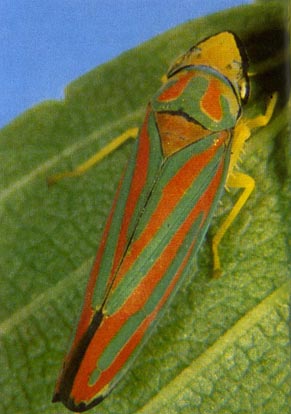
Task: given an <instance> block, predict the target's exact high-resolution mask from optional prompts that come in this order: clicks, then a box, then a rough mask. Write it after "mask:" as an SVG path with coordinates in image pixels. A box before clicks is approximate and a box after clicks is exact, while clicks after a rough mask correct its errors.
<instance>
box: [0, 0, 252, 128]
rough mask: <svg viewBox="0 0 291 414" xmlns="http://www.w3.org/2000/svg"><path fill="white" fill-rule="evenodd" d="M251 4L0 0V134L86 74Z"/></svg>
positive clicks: (233, 0)
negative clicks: (160, 37)
mask: <svg viewBox="0 0 291 414" xmlns="http://www.w3.org/2000/svg"><path fill="white" fill-rule="evenodd" d="M250 2H251V1H250V0H202V1H201V0H102V1H101V0H46V1H43V0H1V1H0V16H1V26H0V39H1V47H0V84H1V86H2V91H1V95H0V128H1V127H3V126H4V125H6V124H7V123H8V122H10V121H11V120H12V119H13V118H14V117H16V116H17V115H19V114H20V113H21V112H23V111H24V110H25V109H28V108H30V107H31V106H33V105H34V104H37V103H39V102H41V101H43V100H47V99H59V98H62V96H63V89H64V87H65V86H66V85H67V84H68V83H69V82H70V81H72V80H74V79H76V78H78V77H79V76H80V75H82V74H84V73H86V72H87V71H89V70H90V69H92V68H94V67H95V66H97V65H99V64H100V63H103V62H106V61H108V60H110V59H112V58H113V57H115V56H117V55H119V54H120V53H121V52H123V51H124V50H127V49H130V48H132V47H134V46H136V45H138V44H139V43H141V42H144V41H146V40H147V39H150V38H151V37H153V36H155V35H157V34H159V33H162V32H163V31H165V30H167V29H169V28H171V27H174V26H176V25H178V24H180V23H182V22H185V21H187V20H189V19H193V18H196V17H199V16H203V15H205V14H208V13H212V12H215V11H217V10H220V9H225V8H229V7H233V6H236V5H239V4H243V3H250Z"/></svg>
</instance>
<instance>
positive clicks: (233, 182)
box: [212, 94, 277, 278]
mask: <svg viewBox="0 0 291 414" xmlns="http://www.w3.org/2000/svg"><path fill="white" fill-rule="evenodd" d="M276 102H277V94H274V95H273V96H272V98H271V100H270V102H269V104H268V106H267V109H266V112H265V114H263V115H259V116H257V117H256V118H251V119H242V120H240V121H239V122H238V125H237V127H236V128H235V131H234V137H233V152H232V155H231V158H230V166H229V172H228V176H227V180H226V187H227V188H231V187H233V188H240V189H242V190H243V191H242V193H241V194H240V196H239V198H238V200H237V201H236V203H235V204H234V206H233V208H232V209H231V211H230V213H229V214H228V216H227V217H226V218H225V220H224V221H223V222H222V224H221V225H220V227H219V228H218V230H217V232H216V234H215V236H214V237H213V240H212V252H213V276H214V277H215V278H217V277H219V276H220V275H221V264H220V258H219V253H218V247H219V244H220V242H221V239H222V238H223V236H224V235H225V233H226V232H227V230H228V229H229V227H230V226H231V224H232V223H233V221H234V220H235V218H236V216H237V215H238V214H239V212H240V211H241V209H242V208H243V206H244V205H245V203H246V202H247V200H248V198H249V197H250V195H251V193H252V191H253V189H254V188H255V180H254V179H253V178H252V177H250V176H248V175H246V174H243V173H240V172H236V171H233V169H234V167H235V166H236V164H237V162H238V161H239V156H240V153H241V151H242V149H243V146H244V144H245V142H246V141H247V139H249V137H250V136H251V132H252V130H253V129H254V128H258V127H262V126H265V125H267V124H268V123H269V121H270V119H271V118H272V115H273V112H274V108H275V105H276Z"/></svg>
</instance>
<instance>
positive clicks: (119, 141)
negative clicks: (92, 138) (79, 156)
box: [47, 128, 138, 186]
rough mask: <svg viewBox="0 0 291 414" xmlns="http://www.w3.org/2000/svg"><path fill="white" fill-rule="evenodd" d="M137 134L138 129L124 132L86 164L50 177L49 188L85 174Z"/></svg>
mask: <svg viewBox="0 0 291 414" xmlns="http://www.w3.org/2000/svg"><path fill="white" fill-rule="evenodd" d="M137 134H138V128H129V129H127V130H126V131H125V132H123V133H122V134H121V135H119V136H118V137H116V138H115V139H114V140H112V141H111V142H110V143H109V144H108V145H106V146H105V147H104V148H102V149H101V150H100V151H98V152H96V154H94V155H93V156H92V157H90V158H89V159H88V160H86V161H85V162H84V163H82V164H80V165H78V166H77V167H76V168H75V169H74V170H72V171H65V172H62V173H57V174H55V175H52V176H50V177H48V179H47V182H48V185H49V186H50V185H53V184H55V183H57V182H58V181H60V180H62V179H63V178H69V177H77V176H79V175H82V174H84V173H85V172H86V171H88V170H89V169H90V168H91V167H93V166H94V165H95V164H97V163H98V162H100V161H101V160H102V159H103V158H105V157H107V155H109V154H110V153H111V152H113V151H115V150H116V149H117V148H119V147H120V146H121V145H122V144H124V143H125V142H126V141H128V140H129V139H131V138H136V137H137Z"/></svg>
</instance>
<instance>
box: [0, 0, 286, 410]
mask: <svg viewBox="0 0 291 414" xmlns="http://www.w3.org/2000/svg"><path fill="white" fill-rule="evenodd" d="M284 4H285V3H284V2H280V1H278V2H264V3H263V4H257V5H251V6H246V7H241V8H240V9H232V10H229V11H227V12H224V13H219V14H216V15H212V16H207V17H206V18H202V19H199V20H196V21H190V22H188V23H186V24H184V25H182V26H179V27H177V28H175V29H173V30H171V31H169V32H167V33H165V34H163V35H161V36H159V37H157V38H155V39H152V40H151V41H150V42H147V43H145V44H143V45H141V46H140V47H138V48H136V49H134V50H132V51H129V52H127V53H124V54H123V55H121V56H120V57H119V58H117V59H115V60H113V61H112V62H109V63H108V64H106V65H102V66H101V67H99V68H97V69H95V70H93V71H92V72H90V73H88V74H86V75H84V76H83V77H81V78H80V79H78V80H76V81H75V82H73V83H72V84H70V85H69V86H68V87H67V89H66V95H65V98H64V100H63V101H61V102H56V101H52V102H44V103H43V104H41V105H38V106H36V107H34V108H32V109H31V110H29V111H27V112H26V113H24V114H23V115H22V116H20V117H19V118H17V119H16V120H15V121H14V122H13V123H11V125H9V126H7V127H6V128H4V129H3V130H2V131H1V133H0V154H1V166H2V168H1V172H2V177H3V182H2V186H1V193H0V209H1V223H2V226H1V228H2V237H1V289H0V294H1V298H0V301H1V304H2V306H1V310H0V317H1V323H0V334H1V352H0V359H1V364H0V366H1V391H2V398H1V402H0V411H1V412H3V413H5V414H10V413H11V414H12V413H13V414H20V413H22V414H24V413H29V414H34V413H35V414H39V413H42V414H43V413H45V414H46V413H58V414H60V413H65V412H67V410H66V409H65V408H64V407H63V406H62V405H60V404H59V405H53V404H52V403H51V397H52V393H53V388H54V384H55V380H56V378H57V375H58V372H59V369H60V367H61V363H62V358H63V356H64V354H65V352H66V350H67V347H68V342H69V338H70V337H72V335H73V333H74V330H75V324H76V321H77V318H78V313H79V310H80V307H81V303H82V298H83V292H84V289H85V285H86V281H87V278H88V273H89V271H90V266H91V264H92V261H93V258H94V253H95V251H96V248H97V245H98V242H99V241H100V237H101V232H102V228H103V225H104V222H105V219H106V216H107V214H108V211H109V209H110V205H111V202H112V198H113V195H114V191H115V189H116V186H117V183H118V180H119V177H120V174H121V172H122V169H123V168H124V165H125V163H126V159H127V157H128V154H129V152H130V144H127V145H124V146H123V147H122V148H120V149H119V150H117V151H116V152H114V153H113V154H112V155H110V156H109V157H107V158H106V159H105V160H104V161H103V162H102V163H100V164H99V165H98V166H96V167H95V168H93V169H92V170H91V171H89V172H88V173H87V174H86V175H84V176H82V177H80V178H78V179H71V180H64V181H62V182H61V183H59V184H58V185H56V186H54V187H52V188H50V189H48V188H47V186H46V178H47V177H48V176H49V175H51V174H53V173H54V172H59V171H62V170H67V169H68V168H71V167H72V166H76V165H77V164H78V163H80V162H82V161H84V160H85V159H87V158H88V157H89V156H90V155H92V153H94V152H95V151H97V150H98V149H99V148H101V147H103V146H104V145H105V144H106V142H109V141H110V140H111V139H112V138H114V137H115V136H117V135H118V134H119V133H121V132H122V131H124V130H125V129H127V128H129V127H133V126H136V125H138V124H139V123H140V122H141V121H142V118H143V114H144V109H145V107H146V103H147V102H148V100H149V98H150V97H151V95H152V94H153V93H154V92H155V91H156V90H157V88H158V87H159V84H160V78H161V76H162V74H163V73H165V71H166V70H167V67H168V65H169V64H170V63H171V61H172V60H173V59H174V58H175V57H176V56H178V55H179V54H181V53H182V52H183V51H185V50H187V48H189V47H190V46H192V45H193V44H195V43H196V42H197V41H199V40H201V39H203V38H204V37H207V36H209V35H211V34H214V33H216V32H219V31H221V30H226V29H227V30H233V31H235V32H236V33H237V34H238V35H239V36H240V37H241V38H242V39H243V41H244V43H245V44H246V47H247V50H248V54H249V57H250V63H251V68H250V69H251V71H254V72H256V76H254V77H253V78H252V99H251V102H250V104H249V106H248V114H249V115H250V114H258V113H262V112H263V111H264V108H265V107H266V103H267V99H268V95H269V94H270V93H272V92H273V91H275V90H276V91H278V92H279V103H278V105H277V109H276V113H275V115H274V117H273V119H272V121H271V123H270V124H269V125H268V126H267V127H266V128H263V129H261V130H259V131H258V133H256V134H255V135H254V136H253V137H252V139H251V140H250V141H249V142H248V144H247V146H246V150H245V154H244V156H243V160H242V161H243V162H242V163H241V165H240V168H241V169H243V170H244V171H246V172H247V173H249V174H250V175H252V176H253V177H254V178H255V180H256V189H255V192H254V194H253V195H252V197H251V199H250V200H249V202H248V203H247V205H246V206H245V208H244V209H243V211H242V213H241V214H240V216H239V217H238V219H237V220H236V222H235V223H234V225H233V226H232V228H231V229H230V231H229V232H228V233H227V235H226V236H225V239H224V240H223V242H222V245H221V246H220V253H221V259H222V262H223V269H224V275H223V277H222V278H220V279H218V280H213V279H212V278H211V272H212V261H211V254H210V238H211V235H213V234H214V233H215V229H217V227H218V224H219V222H220V221H221V220H220V219H221V217H222V215H223V214H224V213H225V212H226V211H228V210H229V209H230V208H231V205H232V204H233V202H234V200H235V199H236V196H237V195H235V194H233V193H231V194H229V193H227V194H226V195H225V196H224V198H223V202H222V206H221V207H220V208H219V211H218V212H217V217H216V218H215V220H214V223H213V226H212V227H211V229H210V235H209V237H208V238H207V240H206V241H205V243H204V246H203V248H202V249H201V252H200V255H199V260H198V266H196V267H197V268H198V270H197V269H194V268H193V272H192V274H191V275H189V278H188V280H187V282H186V283H185V284H184V286H183V288H182V289H181V291H180V292H179V293H178V294H177V296H176V297H175V299H174V301H173V302H172V304H171V306H170V308H169V311H168V313H167V314H166V316H165V318H164V319H163V320H162V321H161V323H160V325H159V327H158V329H157V330H156V331H155V333H154V335H153V336H152V338H151V339H150V340H149V342H148V343H147V344H146V346H145V348H144V349H143V351H142V353H141V354H140V357H139V358H138V359H137V361H136V363H135V365H134V367H133V369H132V370H131V371H130V372H129V373H128V375H127V376H126V377H125V378H124V380H123V381H122V382H121V383H120V385H119V386H118V387H117V388H116V390H114V392H113V393H112V394H111V395H110V396H109V397H108V398H107V399H106V400H105V401H104V402H103V403H102V405H100V406H99V407H97V408H96V409H95V410H93V411H92V412H102V413H104V414H105V413H114V414H116V413H118V414H122V413H153V414H154V413H157V412H160V413H183V414H184V413H193V412H195V413H203V414H205V413H215V414H218V413H219V414H226V413H229V414H230V413H231V414H233V413H240V414H242V413H255V414H268V413H269V414H274V413H283V414H285V413H287V412H289V407H290V403H291V401H290V395H291V393H290V380H291V366H290V365H291V364H290V350H289V332H288V323H287V322H288V299H289V289H290V281H289V272H290V251H291V249H290V245H289V248H288V242H289V243H290V240H291V234H290V232H291V230H290V229H291V223H290V213H289V210H290V191H288V189H290V184H291V178H290V177H291V165H290V139H288V138H289V137H290V125H288V122H287V120H288V115H287V113H288V112H287V110H288V109H286V102H287V100H288V95H289V91H286V88H287V85H288V82H287V77H288V76H289V74H290V70H289V69H290V68H289V69H288V66H287V63H288V62H289V59H290V57H289V56H287V52H286V50H288V44H287V41H288V38H287V36H286V30H287V29H286V27H287V26H286V25H287V22H286V10H285V8H284ZM284 42H285V43H284ZM288 70H289V72H288ZM289 109H290V108H289ZM194 274H195V278H194V277H193V275H194Z"/></svg>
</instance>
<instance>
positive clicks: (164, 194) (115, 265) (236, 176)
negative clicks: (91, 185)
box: [53, 31, 276, 412]
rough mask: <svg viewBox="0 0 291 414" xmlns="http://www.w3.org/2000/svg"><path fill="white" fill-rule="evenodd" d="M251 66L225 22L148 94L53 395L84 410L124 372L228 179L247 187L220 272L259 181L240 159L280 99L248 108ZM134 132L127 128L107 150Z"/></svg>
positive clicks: (218, 236)
mask: <svg viewBox="0 0 291 414" xmlns="http://www.w3.org/2000/svg"><path fill="white" fill-rule="evenodd" d="M247 69H248V60H247V55H246V52H245V49H244V46H243V44H242V42H241V41H240V40H239V38H238V37H237V36H236V35H235V34H234V33H232V32H229V31H225V32H220V33H218V34H215V35H213V36H211V37H209V38H207V39H204V40H202V41H201V42H200V43H198V44H197V45H195V46H194V47H192V48H191V49H190V50H189V51H188V52H186V53H185V54H184V55H183V56H181V57H180V58H178V59H177V60H176V62H175V63H174V64H173V65H172V66H171V67H170V69H169V71H168V73H167V76H166V77H165V78H164V82H163V84H162V86H161V88H160V89H159V91H158V92H157V93H156V94H155V95H154V96H153V98H152V99H151V101H150V102H149V104H148V106H147V110H146V115H145V119H144V122H143V124H142V127H141V129H140V131H139V133H138V139H137V140H136V141H135V144H134V149H133V153H132V156H131V158H130V160H129V162H128V166H127V169H126V171H125V173H124V176H123V179H122V180H121V183H120V185H119V188H118V191H117V194H116V197H115V200H114V203H113V207H112V210H111V212H110V215H109V218H108V220H107V224H106V226H105V230H104V234H103V238H102V241H101V244H100V246H99V250H98V252H97V256H96V260H95V263H94V266H93V269H92V272H91V275H90V279H89V282H88V285H87V289H86V293H85V300H84V305H83V309H82V313H81V317H80V321H79V324H78V327H77V332H76V335H75V339H74V341H73V344H72V346H71V349H70V351H69V353H68V354H67V356H66V358H65V361H64V364H63V368H62V370H61V373H60V376H59V379H58V381H57V385H56V389H55V394H54V398H53V401H54V402H57V401H61V402H63V403H64V405H65V406H66V407H67V408H69V409H71V410H73V411H79V412H81V411H85V410H87V409H89V408H91V407H93V406H94V405H96V404H98V403H100V402H101V401H102V400H103V399H104V398H105V397H106V396H107V395H108V394H109V393H110V392H111V391H112V389H113V388H114V387H115V386H116V384H117V383H118V382H119V381H120V379H121V378H122V377H123V376H124V374H125V372H126V371H127V370H128V368H129V367H130V366H131V364H132V362H133V361H134V359H135V357H136V356H137V354H138V352H139V351H140V349H141V348H142V346H143V345H144V343H145V342H146V340H147V338H148V337H149V335H150V333H151V332H152V330H153V328H154V326H155V325H156V323H157V321H158V320H159V319H160V317H161V315H162V314H163V313H164V311H165V309H166V306H167V305H168V303H169V302H170V300H171V298H172V297H173V295H174V294H175V293H176V291H177V290H178V289H179V286H180V285H181V283H182V281H183V278H184V276H185V275H186V274H187V273H188V271H189V268H190V267H191V264H192V259H193V257H194V256H195V255H196V253H197V251H198V249H199V247H200V245H201V243H202V241H203V239H204V236H205V233H206V231H207V229H208V227H209V223H210V220H211V218H212V215H213V212H214V211H215V208H216V206H217V203H218V201H219V200H220V198H221V195H222V193H223V189H224V187H225V186H226V185H227V186H228V187H239V188H242V190H243V191H242V193H241V195H240V196H239V198H238V200H237V202H236V203H235V205H234V207H233V209H232V211H231V212H230V214H229V215H228V216H227V217H226V219H225V221H224V222H223V223H222V225H221V227H220V228H219V230H218V232H217V234H216V235H215V237H214V239H213V255H214V272H215V274H216V275H218V274H219V273H220V268H221V266H220V261H219V255H218V245H219V243H220V240H221V239H222V237H223V235H224V234H225V232H226V231H227V229H228V227H229V226H230V225H231V223H232V222H233V220H234V219H235V217H236V216H237V214H238V213H239V211H240V209H241V208H242V206H243V204H244V203H245V202H246V200H247V198H248V197H249V195H250V193H251V192H252V190H253V188H254V180H253V179H252V178H251V177H249V176H247V175H245V174H242V173H239V172H236V171H234V167H235V165H236V163H237V161H238V158H239V154H240V152H241V149H242V147H243V145H244V143H245V141H246V140H247V139H248V138H249V136H250V134H251V131H252V129H253V128H256V127H259V126H264V125H266V124H267V123H268V122H269V119H270V118H271V116H272V113H273V110H274V106H275V102H276V98H275V97H273V98H272V99H271V101H270V103H269V105H268V107H267V110H266V113H265V114H264V115H260V116H258V117H256V118H253V119H244V118H243V117H242V107H243V105H244V104H245V103H246V102H247V100H248V95H249V80H248V75H247ZM274 96H275V95H274ZM134 134H136V130H135V129H133V130H129V131H127V132H125V133H124V134H122V135H121V136H120V137H118V138H117V140H116V142H115V143H114V144H112V145H113V146H112V145H111V147H110V148H109V149H108V151H107V150H105V152H104V154H105V153H106V151H107V152H109V151H111V150H112V149H113V148H114V146H118V145H120V144H121V143H122V142H123V141H124V140H126V139H129V138H130V137H131V136H132V135H134ZM104 154H103V153H102V155H100V154H99V155H98V156H97V158H98V159H99V158H102V157H103V156H104ZM97 158H96V157H95V158H94V160H93V159H92V160H91V161H89V162H88V163H86V165H85V164H84V166H81V168H79V170H78V171H77V172H75V173H73V174H72V175H76V174H78V173H80V172H81V171H82V170H83V169H86V168H87V167H88V166H89V164H92V163H93V162H96V160H97ZM67 175H70V173H69V174H67ZM59 178H60V177H56V179H59Z"/></svg>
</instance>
